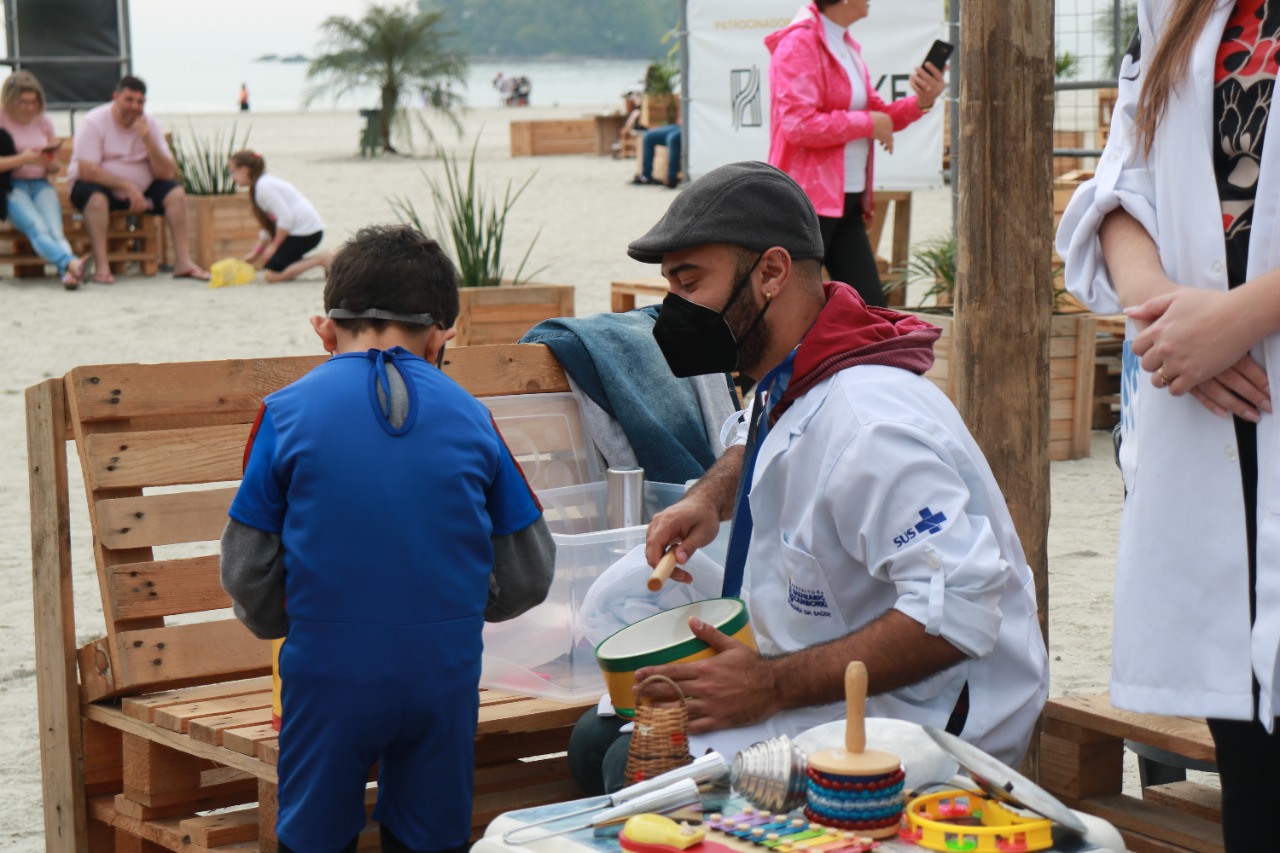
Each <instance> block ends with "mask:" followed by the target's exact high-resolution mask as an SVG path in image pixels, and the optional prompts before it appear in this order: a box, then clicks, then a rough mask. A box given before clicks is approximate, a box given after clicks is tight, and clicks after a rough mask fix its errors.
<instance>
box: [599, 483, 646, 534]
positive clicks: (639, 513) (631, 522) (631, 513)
mask: <svg viewBox="0 0 1280 853" xmlns="http://www.w3.org/2000/svg"><path fill="white" fill-rule="evenodd" d="M604 481H605V487H606V489H607V492H608V506H607V509H606V511H605V523H606V525H607V528H606V529H608V530H617V529H618V528H619V527H635V526H637V525H640V524H644V469H643V468H630V467H629V468H610V469H609V470H608V471H606V472H605V475H604Z"/></svg>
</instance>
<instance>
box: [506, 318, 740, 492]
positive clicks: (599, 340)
mask: <svg viewBox="0 0 1280 853" xmlns="http://www.w3.org/2000/svg"><path fill="white" fill-rule="evenodd" d="M657 313H658V312H657V306H650V307H647V308H640V309H637V310H635V311H628V312H625V313H607V314H595V315H592V316H590V317H577V318H573V317H568V318H561V319H556V320H546V321H544V322H542V323H539V324H538V325H537V326H534V327H533V328H532V329H530V330H529V331H528V332H527V333H526V334H525V336H524V337H523V338H521V339H520V342H521V343H534V344H546V345H547V346H548V347H549V348H550V349H551V352H552V353H554V354H555V357H556V359H557V360H558V361H559V362H560V365H561V366H562V367H563V368H564V372H565V373H566V374H567V375H568V376H569V378H570V379H571V380H572V381H573V383H574V385H576V386H577V388H578V389H579V390H580V391H581V392H582V393H583V394H584V395H585V396H586V397H587V398H588V399H590V400H591V401H592V402H593V403H595V404H596V405H597V406H599V407H600V409H601V410H603V411H604V413H605V414H607V415H608V416H610V417H611V418H613V419H614V420H615V421H617V423H618V425H619V426H621V428H622V432H623V433H624V434H625V436H626V439H627V441H628V442H629V443H630V445H631V449H632V451H633V452H634V454H635V460H636V464H638V465H639V466H640V467H642V468H644V470H645V479H647V480H651V481H654V482H660V483H684V482H686V481H688V480H693V479H697V478H698V477H701V476H702V475H703V474H704V473H705V472H706V470H707V468H709V467H711V464H712V463H713V462H715V460H716V457H717V456H718V454H719V453H721V452H723V450H724V448H723V447H722V446H718V445H719V442H718V441H715V442H714V444H713V438H712V437H713V436H717V435H718V433H719V425H720V424H721V423H723V421H724V419H725V418H727V417H728V416H729V415H730V414H732V413H733V411H734V410H735V409H736V395H735V393H734V390H733V384H732V382H731V381H730V378H729V376H728V375H727V374H726V375H724V376H723V377H719V378H716V377H697V378H696V379H695V380H686V379H678V378H676V377H675V376H673V375H672V374H671V369H670V368H669V367H667V362H666V359H665V358H663V356H662V351H661V350H660V349H658V344H657V342H656V341H655V340H654V339H653V323H654V320H655V319H656V318H657ZM708 387H709V388H711V389H712V390H713V391H715V390H718V388H719V387H723V389H724V392H723V394H722V395H720V394H717V393H711V394H708V393H707V392H706V389H707V388H708ZM699 389H701V390H702V392H703V393H702V395H701V396H704V397H719V398H720V400H719V403H718V404H716V403H713V402H711V401H710V400H703V401H701V405H700V399H699V398H700V393H699ZM704 408H705V409H707V411H704ZM712 409H714V411H712ZM596 437H597V436H596V434H593V436H592V438H593V440H595V439H596ZM605 449H606V448H604V447H602V448H601V450H602V451H605ZM605 458H606V461H608V462H610V464H617V463H616V462H615V461H614V460H611V459H610V454H609V453H608V452H605Z"/></svg>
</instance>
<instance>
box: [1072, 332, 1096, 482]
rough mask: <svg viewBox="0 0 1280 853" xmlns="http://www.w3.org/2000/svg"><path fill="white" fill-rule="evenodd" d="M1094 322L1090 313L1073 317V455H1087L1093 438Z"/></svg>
mask: <svg viewBox="0 0 1280 853" xmlns="http://www.w3.org/2000/svg"><path fill="white" fill-rule="evenodd" d="M1097 337H1098V335H1097V324H1096V323H1095V322H1094V319H1093V315H1092V314H1082V315H1080V316H1079V318H1078V319H1077V320H1076V354H1075V364H1076V388H1075V409H1074V411H1073V416H1074V424H1075V429H1074V435H1073V439H1074V441H1073V444H1074V447H1073V448H1072V454H1071V456H1072V458H1073V459H1074V458H1079V457H1084V456H1088V455H1089V449H1090V447H1089V446H1090V443H1091V442H1092V439H1093V381H1094V371H1093V365H1094V359H1095V357H1096V355H1095V347H1096V345H1097Z"/></svg>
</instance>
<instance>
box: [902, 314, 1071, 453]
mask: <svg viewBox="0 0 1280 853" xmlns="http://www.w3.org/2000/svg"><path fill="white" fill-rule="evenodd" d="M912 313H916V314H917V315H918V316H919V317H920V318H921V319H923V320H925V321H926V322H928V323H932V324H933V325H935V326H939V327H940V328H941V329H942V337H940V338H939V339H938V342H937V343H936V344H934V347H933V352H934V362H933V367H932V368H931V369H930V370H929V372H928V373H926V374H925V376H927V377H928V378H929V379H931V380H933V383H934V384H935V385H937V386H938V387H939V388H940V389H942V391H943V393H945V394H946V395H947V396H948V397H950V398H951V399H952V400H953V401H954V400H955V399H956V392H957V387H958V386H957V382H958V381H959V372H958V371H957V370H956V369H955V366H954V364H953V362H952V342H953V337H952V330H953V328H954V326H955V317H954V316H953V315H951V314H932V313H927V312H912ZM1095 336H1096V331H1095V323H1094V316H1093V315H1092V314H1055V315H1054V317H1053V321H1052V323H1051V325H1050V331H1049V458H1050V459H1053V460H1062V459H1081V458H1084V457H1086V456H1088V455H1089V444H1090V442H1091V440H1092V437H1093V436H1092V428H1093V425H1092V414H1093V379H1094V369H1093V367H1094V346H1095Z"/></svg>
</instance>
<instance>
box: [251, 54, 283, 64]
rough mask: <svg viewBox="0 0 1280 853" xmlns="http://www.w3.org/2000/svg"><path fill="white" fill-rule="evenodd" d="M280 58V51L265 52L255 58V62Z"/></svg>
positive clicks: (272, 60) (273, 60)
mask: <svg viewBox="0 0 1280 853" xmlns="http://www.w3.org/2000/svg"><path fill="white" fill-rule="evenodd" d="M279 58H280V54H278V53H264V54H262V56H259V57H258V58H257V59H255V60H254V62H275V61H276V60H277V59H279Z"/></svg>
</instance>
